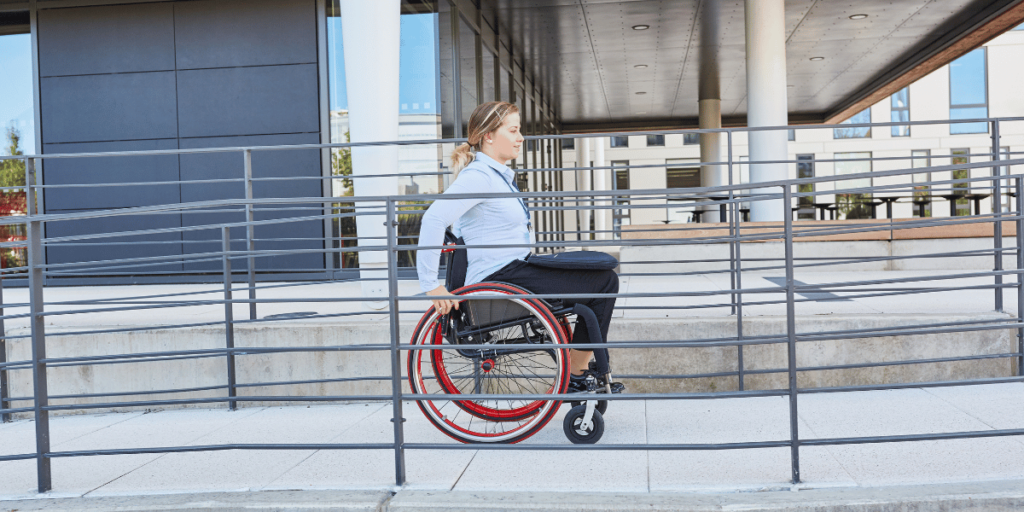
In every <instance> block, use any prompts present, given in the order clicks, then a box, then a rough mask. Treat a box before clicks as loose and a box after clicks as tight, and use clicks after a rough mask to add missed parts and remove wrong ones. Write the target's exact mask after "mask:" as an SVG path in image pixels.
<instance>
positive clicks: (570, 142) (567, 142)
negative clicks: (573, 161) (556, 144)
mask: <svg viewBox="0 0 1024 512" xmlns="http://www.w3.org/2000/svg"><path fill="white" fill-rule="evenodd" d="M562 149H563V150H565V149H576V139H562Z"/></svg>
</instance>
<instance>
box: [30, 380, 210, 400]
mask: <svg viewBox="0 0 1024 512" xmlns="http://www.w3.org/2000/svg"><path fill="white" fill-rule="evenodd" d="M227 387H228V386H227V385H224V384H221V385H217V386H201V387H194V388H179V389H157V390H148V391H118V392H108V393H83V394H78V395H48V396H47V398H49V399H50V400H70V399H74V398H105V397H113V396H133V395H165V394H170V393H196V392H199V391H215V390H218V389H227Z"/></svg>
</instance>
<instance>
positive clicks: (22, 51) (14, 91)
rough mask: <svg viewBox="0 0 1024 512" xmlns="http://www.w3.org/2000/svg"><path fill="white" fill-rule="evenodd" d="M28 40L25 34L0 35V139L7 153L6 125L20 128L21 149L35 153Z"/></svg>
mask: <svg viewBox="0 0 1024 512" xmlns="http://www.w3.org/2000/svg"><path fill="white" fill-rule="evenodd" d="M31 49H32V41H31V39H30V37H29V35H28V34H16V35H9V36H0V143H2V145H3V150H2V151H0V153H2V154H4V155H6V154H7V151H6V149H7V137H6V133H7V127H8V126H10V125H11V122H12V121H13V122H14V123H15V125H16V127H17V128H18V130H19V131H20V132H21V149H22V151H23V152H24V153H30V154H31V153H35V126H34V125H33V118H34V117H33V114H32V50H31Z"/></svg>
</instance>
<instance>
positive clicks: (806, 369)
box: [616, 352, 1024, 377]
mask: <svg viewBox="0 0 1024 512" xmlns="http://www.w3.org/2000/svg"><path fill="white" fill-rule="evenodd" d="M1021 356H1024V353H1021V352H1012V353H1008V354H981V355H973V356H959V357H934V358H930V359H903V360H899V361H877V362H873V363H850V364H837V365H826V366H800V367H797V369H796V371H797V372H818V371H834V370H854V369H859V368H879V367H883V366H904V365H916V364H934V363H951V362H958V361H980V360H984V359H1008V358H1011V357H1021ZM787 371H788V370H787V369H785V368H783V369H778V370H764V371H761V370H755V371H753V372H751V371H747V373H785V372H787ZM616 377H618V375H616Z"/></svg>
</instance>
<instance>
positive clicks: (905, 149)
mask: <svg viewBox="0 0 1024 512" xmlns="http://www.w3.org/2000/svg"><path fill="white" fill-rule="evenodd" d="M1022 84H1024V25H1022V26H1019V27H1017V28H1016V29H1014V30H1012V31H1010V32H1006V33H1004V34H1002V35H1001V36H999V37H997V38H995V39H993V40H992V41H990V42H989V43H986V44H985V45H984V46H983V47H982V48H979V49H976V50H974V51H973V52H971V53H969V54H967V55H965V56H964V57H961V58H960V59H958V60H957V61H954V62H953V63H952V64H950V65H947V66H943V67H942V68H940V69H938V70H936V71H934V72H932V73H931V74H929V75H927V76H925V77H923V78H921V79H920V80H918V81H916V82H914V83H913V84H911V85H910V86H908V87H907V88H905V89H903V90H902V91H900V92H899V93H897V94H894V95H893V96H892V97H890V98H887V99H885V100H883V101H880V102H878V103H877V104H875V105H873V106H872V107H871V108H869V109H867V110H865V111H863V112H861V113H860V114H858V115H856V116H854V117H853V118H852V119H851V120H849V121H847V122H876V123H880V122H896V121H905V120H910V121H949V120H950V119H956V118H959V119H971V118H980V117H1000V118H1005V117H1015V116H1018V117H1024V93H1022V91H1021V88H1022ZM951 132H952V133H951ZM1000 135H1001V138H1000V143H999V147H1000V150H1001V152H1002V153H1003V156H1002V157H1001V158H1002V159H1007V158H1010V157H1011V156H1012V157H1013V158H1018V159H1019V158H1022V157H1024V121H1015V122H1003V123H1001V124H1000ZM725 141H726V139H725V137H723V138H722V142H723V150H722V155H723V158H725V155H727V154H728V152H727V149H726V148H725V146H724V144H725V143H726V142H725ZM789 141H790V142H789V143H788V153H789V159H790V160H800V161H801V162H800V163H799V164H791V165H790V169H789V177H790V178H797V177H813V176H833V175H837V174H840V175H841V174H852V173H860V172H872V171H885V170H892V169H905V168H908V167H912V166H913V167H924V166H929V165H955V164H958V163H964V162H970V163H977V162H987V161H989V160H990V156H989V155H990V154H991V153H992V138H991V130H990V128H989V127H988V126H986V125H984V124H982V125H970V124H954V125H949V124H935V125H924V126H913V127H910V128H909V129H908V128H906V127H892V128H889V127H881V128H874V129H871V130H868V129H853V128H850V129H842V130H833V129H831V128H828V129H825V128H813V127H811V128H800V129H796V130H793V131H791V132H790V137H789ZM576 143H577V144H578V143H579V139H577V140H576ZM595 144H602V145H604V147H605V151H604V152H605V159H606V162H607V165H611V166H627V165H628V166H653V167H646V168H643V167H641V168H633V169H629V170H622V171H616V173H615V176H614V179H613V176H612V174H611V172H610V171H604V172H605V173H606V176H605V177H606V183H608V184H609V185H610V186H611V187H613V188H629V189H660V188H669V187H696V186H700V168H699V166H698V165H697V163H698V162H700V146H699V137H698V136H697V135H696V134H689V135H685V136H684V135H683V134H674V135H665V136H644V135H638V136H628V137H618V138H613V139H609V138H607V137H604V138H599V139H591V146H592V147H593V146H594V145H595ZM732 154H733V157H734V161H736V162H737V165H735V166H734V168H733V176H732V178H733V182H734V183H747V182H748V181H749V176H748V170H747V168H746V166H745V165H743V164H742V161H745V160H746V159H747V155H748V146H747V137H746V134H745V133H741V132H737V133H735V134H734V136H733V153H732ZM562 155H563V159H564V160H563V161H564V166H565V167H574V166H576V164H577V162H576V160H577V152H576V151H575V149H568V148H566V147H564V148H563V153H562ZM847 158H848V159H859V158H872V159H873V160H872V161H851V162H831V161H828V162H826V161H821V160H842V159H847ZM885 158H892V160H878V159H885ZM591 162H593V156H592V157H591ZM1002 169H1003V170H1002V171H1001V172H1007V171H1006V170H1005V169H1006V168H1005V167H1003V168H1002ZM595 172H600V171H595ZM991 172H992V171H991V169H990V168H987V167H986V168H977V169H973V170H972V171H971V173H970V174H971V176H972V177H978V176H988V175H991ZM1009 172H1011V173H1014V174H1017V173H1024V166H1017V167H1014V168H1011V169H1009ZM573 174H574V173H573V172H571V171H567V172H566V176H565V180H564V183H565V185H566V189H572V187H573V186H574V185H575V183H576V182H577V181H576V179H575V177H574V176H573ZM961 176H962V175H961ZM961 176H958V177H961ZM951 178H952V176H951V173H950V172H944V173H933V175H932V176H931V179H932V180H943V179H951ZM920 179H921V180H926V179H927V178H925V177H923V176H922V177H921V178H920ZM871 181H872V183H871V184H873V185H890V184H901V183H908V182H909V180H908V179H907V178H906V177H896V178H885V177H880V178H874V179H872V180H871ZM847 183H850V182H847ZM908 184H909V183H908ZM863 185H866V183H850V185H849V186H863ZM839 186H840V187H842V184H841V182H840V184H839ZM816 187H817V188H816V189H815V190H814V191H815V192H820V194H818V195H816V196H815V197H814V200H813V202H814V203H818V204H819V205H821V206H824V205H827V204H833V205H834V204H835V203H836V201H837V194H838V195H839V198H838V199H839V200H843V195H842V192H841V190H835V188H834V184H833V183H822V184H818V185H816ZM930 192H931V203H930V204H928V205H925V214H926V215H928V216H948V215H949V214H950V205H949V201H948V200H947V199H944V198H941V197H938V196H939V195H943V194H949V193H950V191H949V189H948V188H947V189H946V190H932V191H930ZM957 192H960V191H957ZM970 192H971V193H975V192H976V193H980V194H982V195H984V194H985V193H987V192H988V190H980V189H979V190H972V191H970ZM911 194H912V192H911V191H909V190H908V191H906V192H902V193H896V194H891V195H896V196H899V197H900V199H898V200H897V201H896V202H895V203H894V204H893V212H892V213H893V217H894V218H907V217H912V216H917V215H918V214H919V213H920V212H919V210H920V205H915V204H912V202H911V201H912V197H911ZM918 194H919V195H923V194H925V193H924V191H921V192H918ZM881 195H882V194H876V195H875V197H874V198H873V199H874V200H875V201H876V202H878V200H879V198H880V197H881ZM1006 200H1007V199H1006V198H1005V196H1004V201H1006ZM662 203H664V201H662ZM979 206H980V209H981V212H982V213H986V212H992V211H993V201H992V198H991V197H987V198H984V199H981V200H980V201H979ZM955 207H956V208H957V209H958V210H959V211H960V212H965V210H967V209H968V208H970V209H971V210H972V211H973V209H974V202H973V201H971V200H959V201H958V204H957V205H955ZM692 210H693V208H692V207H689V208H688V207H686V206H685V205H682V204H672V205H666V208H665V209H664V210H660V209H646V210H645V209H636V210H632V211H629V210H623V211H622V214H623V215H625V217H623V218H621V219H616V222H617V223H618V222H620V223H621V224H634V225H637V224H665V223H682V222H690V221H692V220H694V217H695V216H694V215H693V214H692V213H691V212H692ZM822 212H823V209H816V208H815V207H814V206H812V205H810V204H805V205H803V206H802V208H801V210H800V213H799V218H800V219H811V218H821V214H822ZM837 213H838V212H837ZM826 215H831V213H827V214H826ZM877 216H878V217H880V218H884V217H885V216H886V207H885V206H884V205H879V206H878V207H877ZM826 218H828V216H826ZM837 218H843V216H842V215H841V214H839V215H838V216H837ZM609 226H611V224H609Z"/></svg>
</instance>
